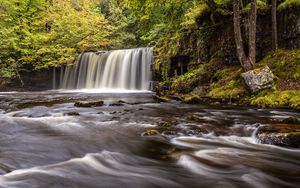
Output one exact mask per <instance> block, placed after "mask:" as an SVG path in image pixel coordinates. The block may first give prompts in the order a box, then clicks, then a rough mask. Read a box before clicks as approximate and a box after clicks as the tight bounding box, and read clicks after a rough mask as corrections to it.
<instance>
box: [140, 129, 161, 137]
mask: <svg viewBox="0 0 300 188" xmlns="http://www.w3.org/2000/svg"><path fill="white" fill-rule="evenodd" d="M158 134H160V133H159V132H158V130H147V131H145V132H143V133H142V136H154V135H158Z"/></svg>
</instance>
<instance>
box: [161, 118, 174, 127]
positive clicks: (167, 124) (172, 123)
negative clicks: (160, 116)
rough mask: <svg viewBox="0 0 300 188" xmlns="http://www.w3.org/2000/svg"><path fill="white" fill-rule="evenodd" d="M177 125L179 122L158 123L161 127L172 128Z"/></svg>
mask: <svg viewBox="0 0 300 188" xmlns="http://www.w3.org/2000/svg"><path fill="white" fill-rule="evenodd" d="M175 124H177V122H176V121H172V120H167V121H161V122H158V123H157V125H158V126H159V127H172V126H173V125H175Z"/></svg>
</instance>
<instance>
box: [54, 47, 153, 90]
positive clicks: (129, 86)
mask: <svg viewBox="0 0 300 188" xmlns="http://www.w3.org/2000/svg"><path fill="white" fill-rule="evenodd" d="M152 51H153V49H152V48H137V49H128V50H114V51H109V52H99V53H93V52H88V53H83V54H81V55H80V56H79V57H78V58H77V60H76V63H75V65H74V66H69V67H64V68H62V69H61V74H60V81H59V88H60V89H100V90H119V91H122V90H142V91H147V90H149V89H150V83H151V63H152V61H153V53H152ZM54 76H55V75H54Z"/></svg>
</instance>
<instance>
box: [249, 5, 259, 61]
mask: <svg viewBox="0 0 300 188" xmlns="http://www.w3.org/2000/svg"><path fill="white" fill-rule="evenodd" d="M256 20H257V5H256V0H252V2H251V9H250V14H249V59H250V63H251V65H252V66H254V64H255V63H256Z"/></svg>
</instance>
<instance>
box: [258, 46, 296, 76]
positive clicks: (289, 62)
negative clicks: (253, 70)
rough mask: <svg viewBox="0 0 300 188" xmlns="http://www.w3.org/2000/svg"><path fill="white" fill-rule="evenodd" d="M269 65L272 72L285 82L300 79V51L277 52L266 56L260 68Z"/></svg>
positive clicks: (259, 64)
mask: <svg viewBox="0 0 300 188" xmlns="http://www.w3.org/2000/svg"><path fill="white" fill-rule="evenodd" d="M265 65H268V66H269V67H270V69H271V70H272V72H273V73H274V74H275V75H276V76H277V77H278V78H279V79H283V80H299V79H300V49H297V50H277V51H276V52H275V53H272V54H270V55H268V56H266V57H265V58H264V59H263V60H262V61H261V62H260V63H258V66H265Z"/></svg>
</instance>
